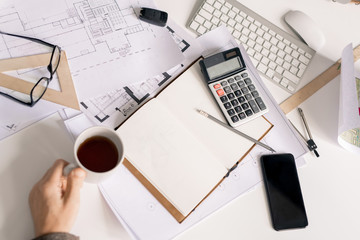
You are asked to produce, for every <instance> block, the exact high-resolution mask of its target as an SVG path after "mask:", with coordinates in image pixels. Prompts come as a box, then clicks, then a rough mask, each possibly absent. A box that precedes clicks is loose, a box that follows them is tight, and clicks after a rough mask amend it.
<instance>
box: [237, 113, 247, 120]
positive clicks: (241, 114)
mask: <svg viewBox="0 0 360 240" xmlns="http://www.w3.org/2000/svg"><path fill="white" fill-rule="evenodd" d="M238 116H239V118H240V119H241V120H242V119H244V118H246V115H245V113H244V112H241V113H239V114H238Z"/></svg>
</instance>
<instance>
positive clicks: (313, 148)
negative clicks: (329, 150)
mask: <svg viewBox="0 0 360 240" xmlns="http://www.w3.org/2000/svg"><path fill="white" fill-rule="evenodd" d="M298 111H299V114H300V117H301V119H302V121H303V123H304V125H305V128H306V132H307V134H308V136H309V140H306V138H305V137H304V136H303V135H302V134H301V133H300V131H299V130H298V129H297V128H296V127H295V126H294V124H293V123H292V122H291V121H290V123H291V125H292V126H293V127H294V128H295V130H296V131H297V132H298V133H299V135H300V136H301V137H302V138H303V139H304V141H305V142H306V144H307V146H308V148H309V150H310V151H314V153H315V155H316V157H319V156H320V155H319V153H318V152H317V151H316V149H317V146H316V144H315V142H314V140H313V139H312V135H311V132H310V129H309V126H308V124H307V122H306V119H305V115H304V112H303V110H302V109H301V108H298Z"/></svg>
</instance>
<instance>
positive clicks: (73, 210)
mask: <svg viewBox="0 0 360 240" xmlns="http://www.w3.org/2000/svg"><path fill="white" fill-rule="evenodd" d="M67 164H68V162H66V161H65V160H62V159H58V160H56V162H55V163H54V164H53V166H52V167H51V168H50V169H49V170H48V171H47V172H46V173H45V175H44V176H43V177H42V178H41V179H40V181H39V182H37V183H36V184H35V186H34V187H33V188H32V190H31V192H30V194H29V204H30V209H31V215H32V218H33V221H34V227H35V235H36V237H38V236H41V235H44V234H47V233H53V232H70V230H71V228H72V226H73V224H74V222H75V219H76V216H77V214H78V211H79V206H80V188H81V187H82V184H83V181H84V178H85V176H86V172H85V171H84V170H82V169H81V168H75V169H73V170H72V171H71V172H70V173H69V175H68V176H63V169H64V167H65V166H66V165H67Z"/></svg>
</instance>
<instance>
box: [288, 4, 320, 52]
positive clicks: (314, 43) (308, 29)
mask: <svg viewBox="0 0 360 240" xmlns="http://www.w3.org/2000/svg"><path fill="white" fill-rule="evenodd" d="M284 20H285V22H286V23H287V24H288V25H289V27H290V28H291V29H292V30H293V31H294V32H295V33H296V34H297V35H298V36H299V37H300V38H301V39H302V40H303V41H304V42H305V43H306V44H307V45H309V47H311V48H312V49H314V50H315V51H318V50H319V49H320V48H321V47H322V46H324V44H325V36H324V34H323V32H322V31H321V29H320V28H319V26H318V25H317V24H316V23H315V22H314V21H313V20H312V19H311V18H310V17H309V16H308V15H306V14H305V13H303V12H301V11H298V10H295V11H289V12H287V13H286V14H285V16H284Z"/></svg>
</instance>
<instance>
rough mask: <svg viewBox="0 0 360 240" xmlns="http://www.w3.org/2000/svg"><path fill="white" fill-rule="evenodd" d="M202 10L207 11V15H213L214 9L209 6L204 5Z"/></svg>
mask: <svg viewBox="0 0 360 240" xmlns="http://www.w3.org/2000/svg"><path fill="white" fill-rule="evenodd" d="M203 8H204V9H205V10H206V11H208V12H209V13H213V12H214V10H215V8H214V7H213V6H210V5H209V4H207V3H205V4H204V6H203Z"/></svg>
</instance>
